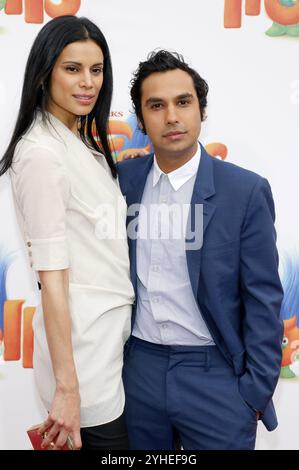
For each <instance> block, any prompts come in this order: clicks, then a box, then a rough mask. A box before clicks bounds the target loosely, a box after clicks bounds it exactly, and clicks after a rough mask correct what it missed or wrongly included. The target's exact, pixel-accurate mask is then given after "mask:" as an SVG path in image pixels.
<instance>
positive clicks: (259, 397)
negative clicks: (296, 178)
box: [240, 178, 283, 412]
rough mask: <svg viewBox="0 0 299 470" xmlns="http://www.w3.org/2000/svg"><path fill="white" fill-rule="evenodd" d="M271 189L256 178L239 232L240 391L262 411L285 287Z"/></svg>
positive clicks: (275, 362) (270, 386)
mask: <svg viewBox="0 0 299 470" xmlns="http://www.w3.org/2000/svg"><path fill="white" fill-rule="evenodd" d="M274 221H275V209H274V202H273V198H272V194H271V188H270V185H269V183H268V181H267V180H265V179H263V178H260V179H259V180H258V182H257V183H256V185H255V187H254V189H253V191H252V193H251V197H250V200H249V203H248V207H247V211H246V216H245V219H244V223H243V226H242V233H241V257H240V274H241V295H242V304H243V312H244V318H243V323H242V324H243V337H244V343H245V350H246V372H245V374H244V375H243V376H242V377H241V378H240V392H241V394H242V396H243V398H244V399H245V401H247V402H248V403H249V404H250V405H251V406H252V408H254V409H256V410H259V411H261V412H263V411H264V409H265V408H266V405H267V403H268V402H269V400H270V399H271V397H272V395H273V392H274V390H275V387H276V384H277V380H278V377H279V372H280V367H281V355H282V350H281V341H282V335H283V322H282V321H281V320H280V319H279V315H280V308H281V303H282V299H283V290H282V286H281V283H280V279H279V274H278V253H277V249H276V232H275V228H274Z"/></svg>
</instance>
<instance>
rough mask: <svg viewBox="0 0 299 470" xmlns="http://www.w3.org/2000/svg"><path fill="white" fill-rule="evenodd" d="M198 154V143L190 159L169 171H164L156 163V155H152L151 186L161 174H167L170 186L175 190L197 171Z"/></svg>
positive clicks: (154, 184) (199, 149) (199, 153)
mask: <svg viewBox="0 0 299 470" xmlns="http://www.w3.org/2000/svg"><path fill="white" fill-rule="evenodd" d="M200 156H201V147H200V145H198V148H197V152H196V154H195V155H194V156H193V157H192V158H191V159H190V160H188V162H187V163H185V164H184V165H183V166H181V167H180V168H177V169H176V170H174V171H171V172H170V173H164V172H163V171H162V170H161V169H160V167H159V165H158V162H157V159H156V155H154V173H153V187H154V186H156V184H157V183H158V181H159V179H160V176H161V175H167V176H168V178H169V182H170V184H171V186H172V187H173V189H174V190H175V191H177V190H178V189H180V187H181V186H183V184H185V183H186V182H187V181H188V180H189V179H190V178H192V176H194V175H195V174H196V173H197V170H198V166H199V162H200Z"/></svg>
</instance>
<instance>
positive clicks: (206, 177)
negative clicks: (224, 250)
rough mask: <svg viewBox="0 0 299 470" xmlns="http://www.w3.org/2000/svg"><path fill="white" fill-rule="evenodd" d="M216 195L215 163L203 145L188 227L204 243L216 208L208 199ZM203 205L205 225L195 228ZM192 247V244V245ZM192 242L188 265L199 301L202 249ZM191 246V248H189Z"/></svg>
mask: <svg viewBox="0 0 299 470" xmlns="http://www.w3.org/2000/svg"><path fill="white" fill-rule="evenodd" d="M214 194H215V186H214V174H213V161H212V157H210V156H209V155H208V154H207V152H206V151H205V149H204V147H203V146H202V145H201V158H200V163H199V167H198V171H197V176H196V180H195V183H194V189H193V194H192V198H191V206H190V212H189V219H188V225H189V227H190V226H191V227H192V231H193V230H194V229H196V234H197V236H198V234H199V236H200V235H201V233H202V241H203V240H204V233H205V231H206V229H207V227H208V224H209V222H210V221H211V219H212V217H213V215H214V212H215V209H216V206H215V205H214V204H211V203H210V202H208V201H207V199H208V198H209V197H211V196H213V195H214ZM197 204H202V213H203V224H202V227H199V228H198V227H194V222H195V221H196V217H195V213H196V212H195V211H196V205H197ZM191 245H192V244H191ZM191 245H190V242H188V240H187V239H186V258H187V265H188V272H189V277H190V283H191V287H192V291H193V294H194V297H195V300H197V289H198V283H199V276H200V261H201V252H202V250H201V247H195V249H192V246H191ZM188 246H189V248H188Z"/></svg>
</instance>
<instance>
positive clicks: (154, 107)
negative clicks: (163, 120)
mask: <svg viewBox="0 0 299 470" xmlns="http://www.w3.org/2000/svg"><path fill="white" fill-rule="evenodd" d="M161 107H162V104H161V103H154V104H153V105H152V106H151V108H152V109H160V108H161Z"/></svg>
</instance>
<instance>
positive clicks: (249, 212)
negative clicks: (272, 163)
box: [118, 147, 283, 430]
mask: <svg viewBox="0 0 299 470" xmlns="http://www.w3.org/2000/svg"><path fill="white" fill-rule="evenodd" d="M201 150H202V153H201V160H200V164H199V168H198V172H197V176H196V180H195V185H194V190H193V195H192V200H191V213H192V210H194V205H195V204H203V219H204V220H203V225H204V235H203V245H202V248H201V249H198V250H194V251H192V250H187V251H186V257H187V264H188V271H189V277H190V282H191V286H192V290H193V294H194V297H195V299H196V301H197V303H198V306H199V308H200V311H201V313H202V315H203V317H204V320H205V322H206V324H207V326H208V328H209V331H210V333H211V335H212V337H213V339H214V341H215V343H216V344H217V346H218V347H219V349H220V350H221V351H222V353H223V355H224V356H225V358H226V359H227V361H228V363H229V364H231V366H232V367H233V368H234V371H235V374H236V375H239V376H240V379H239V384H240V393H241V395H242V397H243V399H244V400H245V401H246V402H247V403H248V404H249V405H251V406H252V408H254V409H256V410H259V411H261V412H262V417H261V419H262V421H263V422H264V424H265V426H266V427H267V429H268V430H272V429H274V428H275V427H276V426H277V419H276V414H275V410H274V407H273V403H272V399H271V397H272V395H273V392H274V389H275V386H276V383H277V380H278V377H279V372H280V366H281V341H282V334H283V323H282V321H281V320H280V319H279V313H280V307H281V302H282V298H283V290H282V287H281V283H280V279H279V275H278V255H277V249H276V233H275V229H274V219H275V213H274V203H273V199H272V194H271V189H270V186H269V183H268V182H267V180H265V179H264V178H262V177H260V176H259V175H257V174H255V173H253V172H251V171H247V170H245V169H242V168H240V167H238V166H236V165H233V164H231V163H227V162H223V161H221V160H218V159H216V158H213V157H211V156H210V155H208V154H207V152H206V151H205V149H204V148H203V147H202V148H201ZM152 164H153V155H149V156H146V157H140V158H136V159H131V160H126V161H124V162H123V163H121V164H119V165H118V172H119V181H120V186H121V189H122V192H123V194H124V195H125V196H126V201H127V204H128V206H130V205H131V204H136V203H140V202H141V199H142V194H143V190H144V186H145V182H146V178H147V175H148V173H149V171H150V169H151V166H152ZM133 218H134V217H132V216H128V217H127V224H128V223H130V222H131V221H132V219H133ZM129 253H130V261H131V278H132V282H133V285H134V288H135V292H136V285H137V275H136V240H132V239H129ZM136 296H138V292H136ZM135 305H136V304H135ZM135 316H136V307H135V308H134V309H133V319H132V322H133V323H134V320H135ZM133 323H132V324H133ZM219 393H221V390H219Z"/></svg>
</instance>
